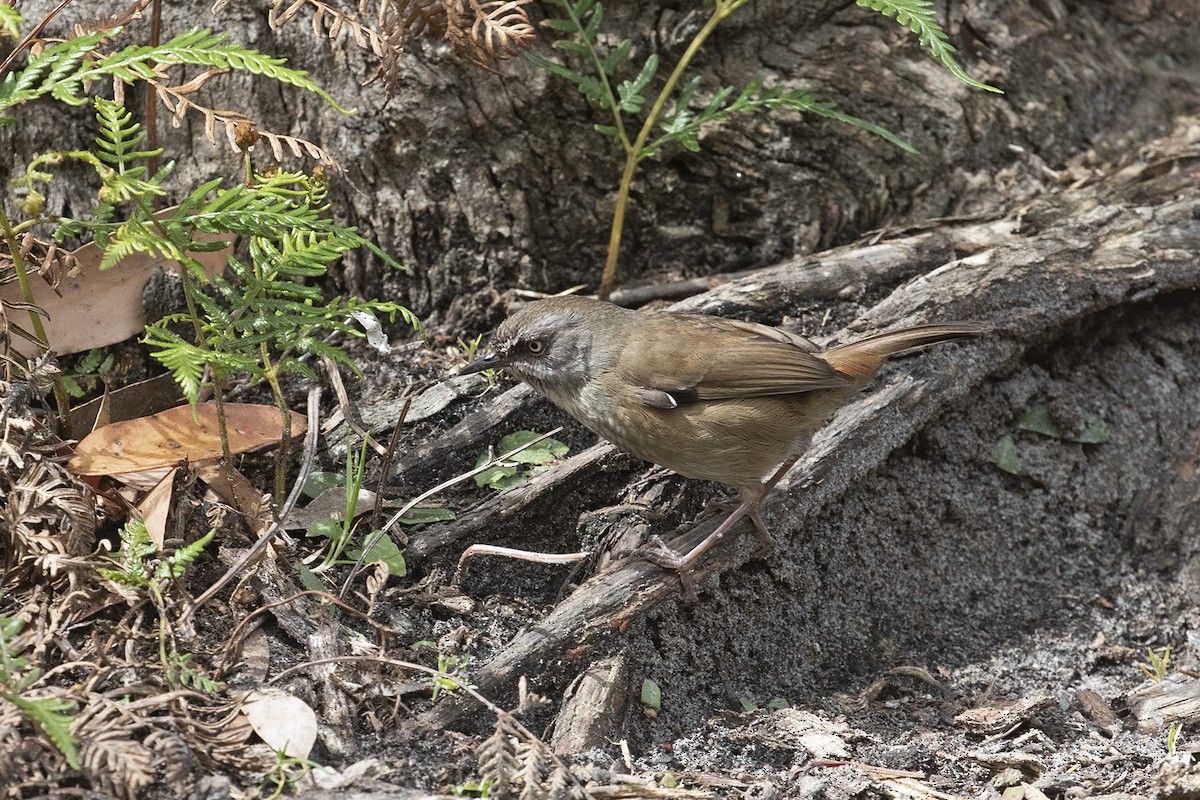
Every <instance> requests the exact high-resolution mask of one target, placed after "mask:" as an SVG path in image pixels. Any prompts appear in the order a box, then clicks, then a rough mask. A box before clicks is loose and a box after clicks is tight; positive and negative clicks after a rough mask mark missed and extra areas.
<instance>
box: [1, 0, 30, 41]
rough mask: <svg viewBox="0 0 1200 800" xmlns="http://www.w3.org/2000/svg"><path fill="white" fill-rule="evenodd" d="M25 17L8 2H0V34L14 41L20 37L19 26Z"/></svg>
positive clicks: (23, 22)
mask: <svg viewBox="0 0 1200 800" xmlns="http://www.w3.org/2000/svg"><path fill="white" fill-rule="evenodd" d="M24 24H25V18H24V17H22V16H21V13H20V12H19V11H17V10H16V9H15V8H13V7H12V6H10V5H9V4H8V3H0V36H5V37H8V38H9V39H12V40H13V41H14V42H15V41H17V40H18V39H20V38H21V26H22V25H24Z"/></svg>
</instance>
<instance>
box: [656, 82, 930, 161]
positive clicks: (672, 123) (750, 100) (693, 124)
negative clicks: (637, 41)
mask: <svg viewBox="0 0 1200 800" xmlns="http://www.w3.org/2000/svg"><path fill="white" fill-rule="evenodd" d="M698 84H699V76H697V77H695V78H693V79H692V80H691V81H689V82H688V84H687V85H685V86H684V88H683V89H681V90H680V93H679V98H678V100H677V102H676V105H675V112H674V113H673V114H672V115H671V116H669V117H667V118H666V119H665V120H664V121H663V123H662V125H661V126H660V127H661V129H662V131H663V135H662V136H660V137H659V138H657V139H655V140H654V141H653V142H651V143H650V144H649V145H647V146H646V148H645V150H644V151H643V156H642V157H643V158H644V157H647V156H650V155H653V154H654V153H655V152H656V151H657V150H658V148H660V147H662V146H663V145H664V144H667V143H668V142H678V143H679V144H681V145H683V147H685V148H687V149H688V150H691V151H698V150H699V149H700V138H699V137H700V129H701V128H702V127H703V126H704V125H706V124H708V123H718V122H724V121H726V120H727V119H729V118H730V117H731V116H733V115H734V114H749V113H753V112H755V111H760V110H774V109H779V108H790V109H793V110H796V111H807V112H811V113H813V114H817V115H818V116H822V117H825V118H827V119H832V120H836V121H838V122H844V123H846V124H847V125H853V126H854V127H856V128H862V129H863V130H866V131H869V132H871V133H874V134H875V135H877V136H880V137H882V138H884V139H886V140H887V141H889V142H891V143H892V144H894V145H895V146H897V147H899V148H901V149H902V150H905V151H907V152H909V153H916V152H917V151H916V149H915V148H913V146H912V145H910V144H908V143H907V142H905V141H904V140H902V139H901V138H900V137H898V136H896V135H895V134H894V133H892V132H891V131H889V130H887V129H886V128H884V127H882V126H881V125H877V124H875V123H873V122H868V121H866V120H863V119H859V118H858V117H854V116H851V115H849V114H844V113H842V112H841V111H838V110H836V108H835V107H834V104H833V103H828V102H821V101H818V100H817V99H816V97H814V96H813V94H812V93H811V92H808V91H806V90H804V89H798V88H785V87H779V86H776V87H772V88H769V89H764V88H763V87H762V82H761V81H753V82H751V83H750V84H749V85H748V86H746V88H744V89H743V90H742V91H741V92H740V93H739V94H738V96H737V97H736V98H734V99H733V100H732V102H730V101H729V98H730V97H732V96H733V87H732V86H726V87H724V88H722V89H721V90H720V91H719V92H717V94H716V95H715V96H714V97H713V98H712V100H710V101H709V102H708V104H707V105H706V106H705V107H704V108H703V109H701V110H700V111H693V110H691V109H689V108H688V107H687V103H688V102H689V101H690V100H691V97H692V95H693V93H694V92H695V90H696V87H697V86H698Z"/></svg>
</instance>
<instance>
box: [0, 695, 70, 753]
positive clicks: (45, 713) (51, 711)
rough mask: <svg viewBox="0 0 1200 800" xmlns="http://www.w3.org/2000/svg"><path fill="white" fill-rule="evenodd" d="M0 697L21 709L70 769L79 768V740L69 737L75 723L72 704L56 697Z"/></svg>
mask: <svg viewBox="0 0 1200 800" xmlns="http://www.w3.org/2000/svg"><path fill="white" fill-rule="evenodd" d="M2 696H3V697H4V698H5V699H6V700H8V701H9V702H10V703H12V704H13V705H14V706H16V707H17V708H19V709H21V711H22V712H23V713H24V714H25V716H27V717H29V720H30V721H31V722H32V723H33V724H34V726H35V727H37V728H38V729H39V730H40V731H41V732H42V733H44V734H46V738H47V739H49V740H50V741H51V742H52V743H53V744H54V746H55V747H57V748H58V751H59V752H60V753H62V754H63V757H64V758H66V759H67V764H69V765H70V767H71V769H76V770H77V769H79V768H80V764H79V740H78V739H76V738H75V737H74V736H72V735H71V725H72V723H74V722H75V717H74V716H73V713H74V711H75V704H74V703H72V702H71V701H69V700H63V699H61V698H56V697H42V698H38V699H36V700H34V699H30V698H28V697H21V696H20V695H14V694H4V695H2Z"/></svg>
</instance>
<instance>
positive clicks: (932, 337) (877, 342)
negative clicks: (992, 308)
mask: <svg viewBox="0 0 1200 800" xmlns="http://www.w3.org/2000/svg"><path fill="white" fill-rule="evenodd" d="M988 330H989V328H988V326H987V325H985V324H983V323H981V322H942V323H937V324H934V325H917V326H915V327H912V328H901V329H900V330H898V331H887V332H886V333H877V334H875V335H874V336H868V337H867V338H866V339H859V340H858V341H857V342H850V343H849V344H843V345H838V346H837V347H834V348H833V349H831V350H829V351H827V352H826V353H825V354H824V356H825V360H826V361H828V362H829V364H830V366H832V367H833V368H834V369H836V370H837V371H838V372H841V373H843V374H845V375H850V376H852V377H855V378H868V377H870V376H871V375H872V374H874V372H875V370H877V369H879V367H880V366H881V365H882V364H883V362H884V361H885V360H887V357H888V356H892V355H895V354H896V353H900V352H903V351H905V350H912V349H914V348H917V347H925V346H926V345H931V344H940V343H941V342H953V341H955V340H958V339H971V338H974V337H976V336H981V335H983V334H984V333H987V331H988Z"/></svg>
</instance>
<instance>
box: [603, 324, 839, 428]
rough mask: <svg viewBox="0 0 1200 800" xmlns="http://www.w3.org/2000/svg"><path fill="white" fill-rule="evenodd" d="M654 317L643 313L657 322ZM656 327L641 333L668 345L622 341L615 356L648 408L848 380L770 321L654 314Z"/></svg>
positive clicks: (807, 344)
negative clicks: (660, 319)
mask: <svg viewBox="0 0 1200 800" xmlns="http://www.w3.org/2000/svg"><path fill="white" fill-rule="evenodd" d="M664 317H666V315H664ZM655 322H657V321H652V320H648V323H650V324H651V325H653V326H654V327H659V325H657V324H654V323H655ZM661 333H662V334H663V335H661V336H651V337H646V338H647V339H649V340H656V339H657V340H659V341H667V342H669V343H670V344H669V345H667V346H664V347H657V348H646V347H641V346H638V347H628V348H626V349H625V351H624V353H623V354H622V358H621V370H620V371H621V373H622V378H623V379H624V380H626V381H627V382H628V383H630V384H632V385H633V386H634V387H635V391H636V393H637V396H638V397H639V399H641V401H642V402H643V403H645V404H646V405H649V406H652V407H654V408H664V409H668V408H675V407H677V406H680V405H685V404H687V403H695V402H699V401H702V400H726V399H734V398H745V397H765V396H770V395H778V394H795V393H798V392H812V391H816V390H818V389H840V388H844V387H846V386H847V385H848V384H849V382H850V380H849V378H848V377H847V376H846V375H843V374H842V373H840V372H838V371H837V370H835V369H834V368H833V367H831V366H830V365H829V363H828V362H826V361H825V360H824V359H822V358H821V357H819V356H817V355H814V353H813V352H812V350H815V349H816V348H815V345H813V344H812V343H811V342H809V341H808V340H807V339H804V338H802V337H799V336H794V335H793V334H789V333H786V332H785V331H781V330H778V329H777V328H769V327H767V326H765V325H755V324H754V323H750V322H740V321H738V320H728V319H723V318H720V317H709V316H704V315H700V314H686V315H683V314H673V315H670V317H668V318H666V319H664V321H663V322H662V324H661ZM681 343H682V344H681Z"/></svg>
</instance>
